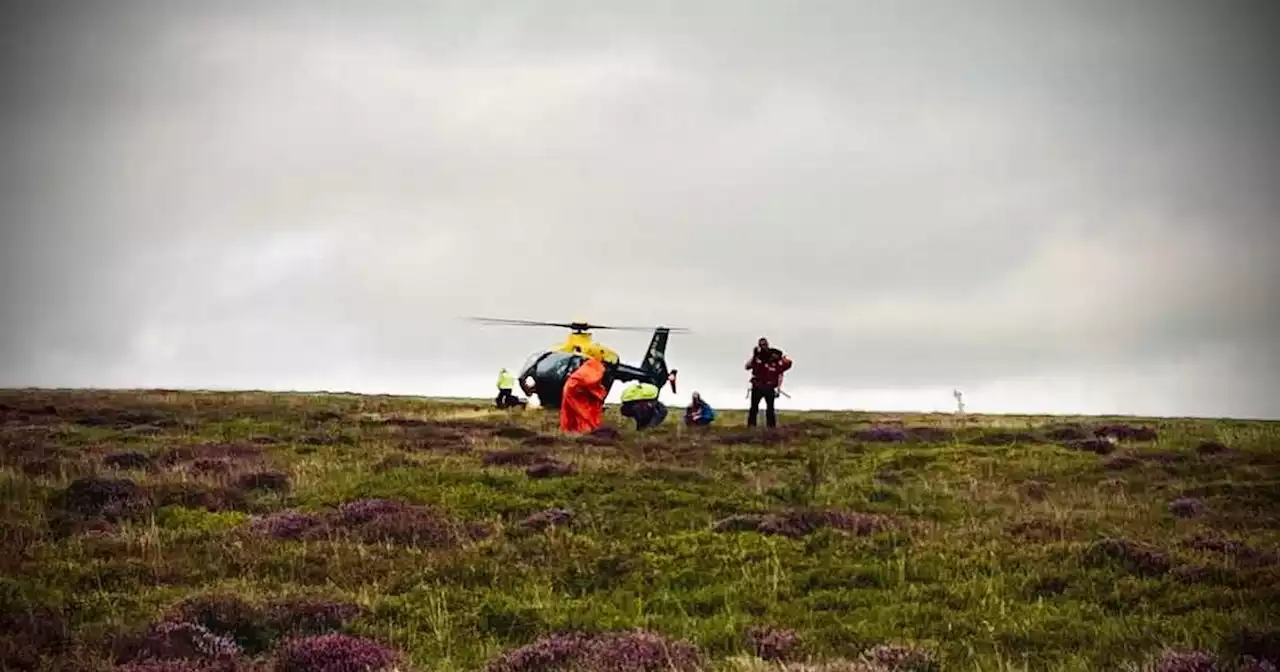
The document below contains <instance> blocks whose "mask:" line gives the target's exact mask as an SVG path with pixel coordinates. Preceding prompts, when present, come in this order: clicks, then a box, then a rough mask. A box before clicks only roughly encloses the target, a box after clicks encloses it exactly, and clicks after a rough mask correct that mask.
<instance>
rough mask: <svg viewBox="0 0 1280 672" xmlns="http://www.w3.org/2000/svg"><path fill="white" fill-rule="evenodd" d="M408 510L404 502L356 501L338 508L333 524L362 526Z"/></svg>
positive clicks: (385, 500)
mask: <svg viewBox="0 0 1280 672" xmlns="http://www.w3.org/2000/svg"><path fill="white" fill-rule="evenodd" d="M408 508H409V505H408V504H405V503H404V502H397V501H392V500H388V499H358V500H356V501H353V502H346V503H344V504H341V505H340V506H338V512H337V517H336V518H335V521H334V522H335V523H336V524H339V525H348V526H356V525H363V524H365V523H368V522H370V521H372V520H375V519H377V518H380V517H382V516H388V515H392V514H397V513H401V512H403V511H405V510H407V509H408Z"/></svg>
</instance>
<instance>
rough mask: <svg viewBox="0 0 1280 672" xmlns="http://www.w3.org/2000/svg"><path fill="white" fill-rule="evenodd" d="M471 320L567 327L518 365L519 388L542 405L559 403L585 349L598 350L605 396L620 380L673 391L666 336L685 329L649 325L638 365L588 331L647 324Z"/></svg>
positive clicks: (580, 362) (474, 318)
mask: <svg viewBox="0 0 1280 672" xmlns="http://www.w3.org/2000/svg"><path fill="white" fill-rule="evenodd" d="M470 319H471V320H472V321H474V322H480V323H484V324H492V325H508V326H539V327H560V328H562V329H568V330H569V334H568V335H567V336H566V338H565V340H564V342H563V343H559V344H557V345H553V346H551V347H550V348H548V349H546V350H539V351H537V352H534V353H533V354H531V355H530V356H529V358H528V359H527V360H525V362H524V364H523V365H522V366H521V367H520V373H519V374H518V377H517V380H519V383H520V389H521V390H523V391H524V393H525V394H526V395H529V396H533V395H535V394H536V395H538V402H539V404H540V405H541V406H542V407H543V408H548V409H557V408H559V407H560V401H561V396H562V394H563V393H564V384H565V381H566V380H567V379H568V378H569V375H570V374H572V373H573V372H574V371H575V370H577V368H578V367H579V366H581V365H582V363H583V362H584V361H586V359H587V355H586V354H585V353H587V352H591V351H592V350H595V351H597V352H598V353H600V355H601V357H600V359H601V361H602V362H603V363H604V368H605V375H604V381H603V382H604V389H605V395H606V396H608V394H609V390H610V389H611V388H612V387H613V383H615V382H618V381H622V382H630V381H639V382H642V383H649V384H652V385H653V386H654V387H657V388H658V390H659V392H661V390H662V388H663V387H664V386H665V385H667V384H668V383H670V384H671V392H672V393H675V391H676V373H677V371H676V370H675V369H671V370H670V371H668V369H667V354H666V353H667V338H668V337H669V336H670V335H671V334H673V333H688V331H689V330H688V329H682V328H680V327H661V326H660V327H653V328H652V329H653V338H652V339H650V341H649V348H648V349H647V350H646V351H645V355H644V360H643V361H641V363H640V366H633V365H631V364H626V363H624V362H622V361H621V359H620V358H619V357H618V353H617V352H616V351H615V350H613V349H612V348H609V347H607V346H605V345H602V344H600V343H598V342H596V341H595V339H594V338H593V337H592V335H591V332H592V331H593V330H597V329H601V330H603V329H609V330H613V331H649V329H650V327H617V326H608V325H602V324H591V323H589V322H586V321H582V320H578V321H574V322H539V321H534V320H509V319H501V318H490V317H472V318H470Z"/></svg>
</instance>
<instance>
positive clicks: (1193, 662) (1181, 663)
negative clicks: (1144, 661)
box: [1147, 649, 1219, 672]
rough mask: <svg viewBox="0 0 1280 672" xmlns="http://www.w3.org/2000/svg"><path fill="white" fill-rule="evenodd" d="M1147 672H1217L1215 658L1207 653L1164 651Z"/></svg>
mask: <svg viewBox="0 0 1280 672" xmlns="http://www.w3.org/2000/svg"><path fill="white" fill-rule="evenodd" d="M1147 670H1148V671H1149V672H1218V670H1219V667H1218V660H1217V657H1216V656H1214V655H1213V654H1212V653H1209V652H1207V651H1182V650H1172V649H1169V650H1165V651H1163V652H1161V654H1160V655H1159V657H1158V658H1156V660H1155V662H1154V663H1153V664H1152V665H1151V666H1149V667H1148V668H1147Z"/></svg>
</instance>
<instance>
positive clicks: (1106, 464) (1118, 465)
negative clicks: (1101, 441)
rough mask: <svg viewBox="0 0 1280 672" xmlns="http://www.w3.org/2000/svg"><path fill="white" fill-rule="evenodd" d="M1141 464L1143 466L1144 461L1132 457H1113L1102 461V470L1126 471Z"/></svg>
mask: <svg viewBox="0 0 1280 672" xmlns="http://www.w3.org/2000/svg"><path fill="white" fill-rule="evenodd" d="M1108 445H1110V444H1108ZM1140 464H1142V460H1139V459H1138V458H1136V457H1134V456H1132V455H1112V456H1110V457H1108V458H1107V459H1105V460H1103V461H1102V468H1103V469H1106V470H1108V471H1124V470H1126V469H1132V468H1134V467H1136V466H1138V465H1140Z"/></svg>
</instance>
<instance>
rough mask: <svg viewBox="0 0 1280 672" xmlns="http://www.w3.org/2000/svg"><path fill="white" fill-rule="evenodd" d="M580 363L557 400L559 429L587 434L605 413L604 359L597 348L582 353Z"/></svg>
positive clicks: (570, 375)
mask: <svg viewBox="0 0 1280 672" xmlns="http://www.w3.org/2000/svg"><path fill="white" fill-rule="evenodd" d="M583 354H584V355H586V361H584V362H582V364H580V365H579V366H578V368H577V369H575V370H574V372H573V373H571V374H569V377H568V378H567V379H565V381H564V395H563V397H562V398H561V400H560V431H562V432H569V433H574V434H586V433H587V432H590V431H592V430H594V429H596V428H597V427H599V426H600V421H601V420H602V418H603V412H604V398H605V392H606V391H605V389H604V373H605V370H604V362H603V361H602V357H603V354H602V353H600V352H599V351H597V350H590V351H588V352H584V353H583Z"/></svg>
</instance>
